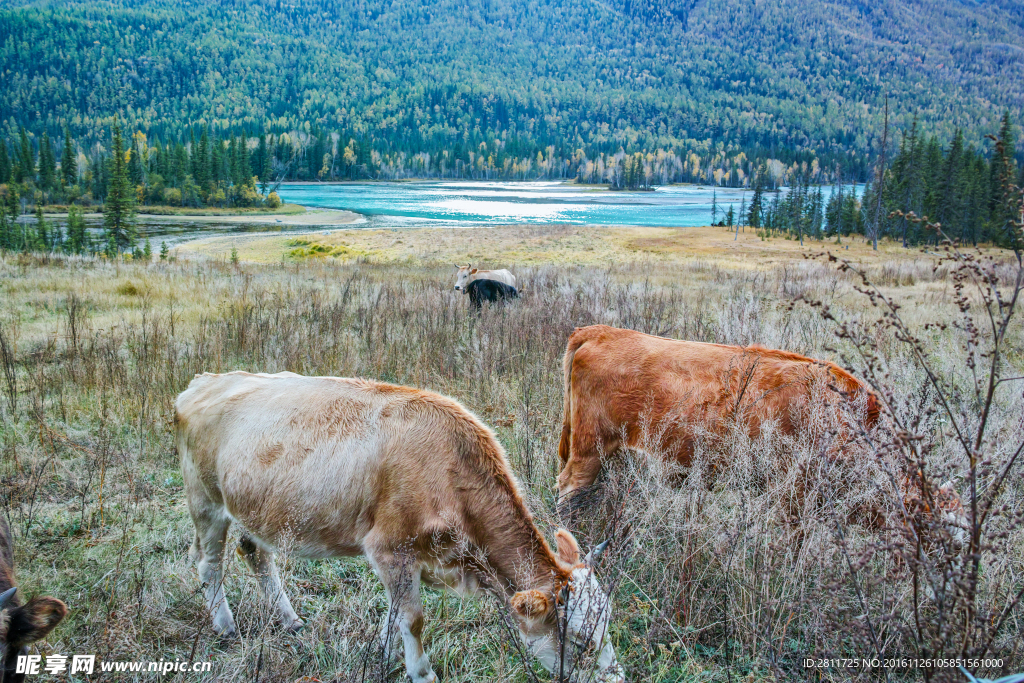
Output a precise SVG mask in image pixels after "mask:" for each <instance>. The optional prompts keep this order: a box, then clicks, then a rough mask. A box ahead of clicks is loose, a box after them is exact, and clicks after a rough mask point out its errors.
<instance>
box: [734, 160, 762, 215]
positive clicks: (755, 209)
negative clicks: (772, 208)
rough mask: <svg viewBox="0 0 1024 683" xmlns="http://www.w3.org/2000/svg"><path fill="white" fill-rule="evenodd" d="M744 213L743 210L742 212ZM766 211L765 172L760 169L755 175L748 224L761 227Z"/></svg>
mask: <svg viewBox="0 0 1024 683" xmlns="http://www.w3.org/2000/svg"><path fill="white" fill-rule="evenodd" d="M740 213H741V214H742V211H741V212H740ZM763 213H764V174H763V173H762V172H761V169H758V171H757V175H756V176H755V177H754V197H753V199H751V200H750V213H749V214H747V225H749V226H750V227H752V228H754V229H755V230H756V229H758V228H760V227H761V221H762V218H763V216H762V214H763Z"/></svg>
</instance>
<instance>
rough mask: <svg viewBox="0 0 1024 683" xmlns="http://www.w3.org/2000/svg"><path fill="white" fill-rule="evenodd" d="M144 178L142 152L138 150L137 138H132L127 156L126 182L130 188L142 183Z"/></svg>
mask: <svg viewBox="0 0 1024 683" xmlns="http://www.w3.org/2000/svg"><path fill="white" fill-rule="evenodd" d="M145 180H146V176H145V171H144V170H143V168H142V152H141V150H139V140H138V138H136V137H134V136H133V138H132V150H131V152H130V154H129V156H128V182H129V183H131V186H132V188H133V189H134V188H136V187H138V186H139V185H142V184H143V183H144V182H145Z"/></svg>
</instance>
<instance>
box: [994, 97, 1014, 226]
mask: <svg viewBox="0 0 1024 683" xmlns="http://www.w3.org/2000/svg"><path fill="white" fill-rule="evenodd" d="M1014 156H1016V135H1014V131H1013V124H1012V123H1011V122H1010V112H1009V111H1007V112H1005V113H1004V114H1003V120H1002V122H1001V123H1000V126H999V142H998V144H997V145H996V149H995V153H994V154H993V155H992V163H991V165H990V167H989V212H990V215H991V225H992V237H993V238H994V239H995V240H997V241H999V242H1004V241H1005V240H1004V238H1005V236H1006V229H1007V226H1008V225H1009V222H1010V221H1011V220H1013V219H1014V218H1017V216H1015V215H1014V214H1015V210H1014V207H1013V203H1014V202H1013V197H1012V196H1011V194H1010V185H1011V184H1012V183H1013V182H1014V180H1016V178H1017V172H1016V169H1015V168H1014Z"/></svg>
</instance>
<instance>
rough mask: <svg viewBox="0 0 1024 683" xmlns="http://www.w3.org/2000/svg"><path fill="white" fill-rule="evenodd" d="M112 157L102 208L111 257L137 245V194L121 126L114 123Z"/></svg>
mask: <svg viewBox="0 0 1024 683" xmlns="http://www.w3.org/2000/svg"><path fill="white" fill-rule="evenodd" d="M113 138H114V141H113V145H112V150H111V156H110V190H109V191H108V192H107V200H106V202H105V203H104V205H103V226H104V228H106V237H107V252H108V255H109V256H114V255H116V254H120V253H121V252H123V251H125V250H126V249H130V248H132V247H134V246H135V235H136V233H135V191H134V189H133V188H132V187H131V183H130V181H129V179H128V163H127V161H126V160H125V148H124V139H123V138H122V137H121V126H120V125H119V124H118V123H117V120H116V119H115V121H114V130H113Z"/></svg>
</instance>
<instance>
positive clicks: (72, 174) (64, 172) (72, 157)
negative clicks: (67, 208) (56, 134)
mask: <svg viewBox="0 0 1024 683" xmlns="http://www.w3.org/2000/svg"><path fill="white" fill-rule="evenodd" d="M60 175H61V179H62V180H63V181H64V185H66V186H68V187H70V186H72V185H76V184H77V183H78V155H77V154H76V153H75V147H74V143H73V142H72V141H71V131H70V130H69V129H68V128H65V129H64V152H63V153H62V154H61V156H60Z"/></svg>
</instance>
